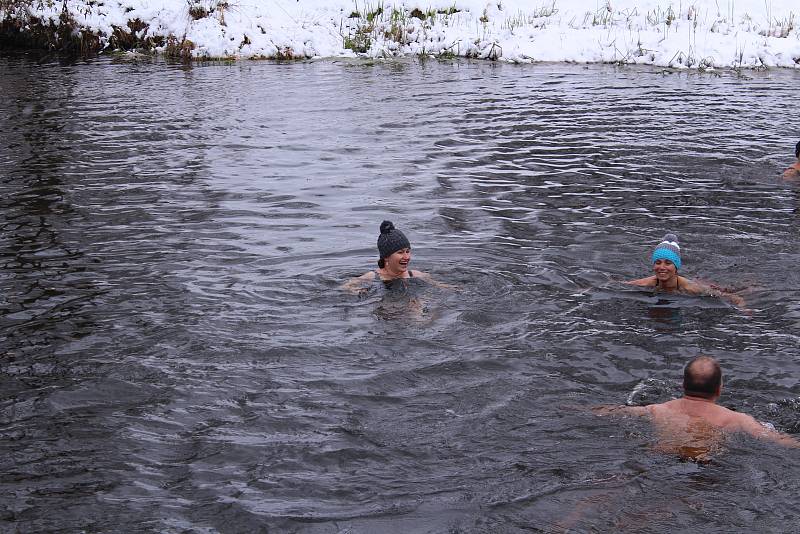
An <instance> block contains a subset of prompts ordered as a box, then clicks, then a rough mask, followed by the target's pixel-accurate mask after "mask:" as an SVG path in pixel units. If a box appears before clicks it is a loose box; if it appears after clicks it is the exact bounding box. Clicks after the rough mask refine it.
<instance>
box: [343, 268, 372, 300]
mask: <svg viewBox="0 0 800 534" xmlns="http://www.w3.org/2000/svg"><path fill="white" fill-rule="evenodd" d="M374 279H375V271H369V272H367V273H364V274H362V275H361V276H357V277H355V278H351V279H350V280H348V281H347V282H345V283H344V284H342V285H341V286H340V287H341V289H344V290H345V291H347V292H348V293H352V294H354V295H357V294H358V293H359V291H361V290H362V289H364V285H365V284H368V283H369V282H372V281H373V280H374Z"/></svg>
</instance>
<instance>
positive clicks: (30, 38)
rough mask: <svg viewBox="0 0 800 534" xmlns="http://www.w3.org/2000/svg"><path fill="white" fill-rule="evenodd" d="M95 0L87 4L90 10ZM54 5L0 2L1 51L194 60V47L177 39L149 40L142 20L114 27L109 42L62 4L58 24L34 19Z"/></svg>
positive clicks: (34, 0)
mask: <svg viewBox="0 0 800 534" xmlns="http://www.w3.org/2000/svg"><path fill="white" fill-rule="evenodd" d="M94 4H95V2H94V0H88V1H87V2H86V5H87V7H91V6H92V5H94ZM44 5H48V6H52V5H54V2H53V0H0V13H2V14H3V16H2V19H0V50H2V49H4V48H6V49H12V48H16V49H35V50H46V51H49V52H58V53H64V54H69V55H78V56H86V55H94V54H99V53H101V52H105V51H124V52H128V51H135V52H143V53H154V52H155V51H156V49H161V51H162V53H163V54H164V55H165V56H167V57H171V58H179V59H183V60H188V59H191V57H192V50H193V49H194V43H192V42H191V41H190V40H188V39H186V38H178V37H176V36H174V35H170V36H168V37H163V36H148V34H147V33H148V32H147V29H148V26H147V24H146V23H144V22H143V21H141V20H140V19H132V20H129V21H128V24H127V26H125V27H120V26H114V27H113V29H114V31H113V32H112V34H111V35H110V36H108V38H107V40H104V38H103V37H102V36H101V35H99V34H97V33H94V32H91V31H88V30H86V29H83V28H80V26H79V24H78V23H77V22H76V21H75V18H74V17H73V16H72V13H70V11H69V9H68V8H67V2H66V0H61V5H62V8H61V14H60V15H59V18H58V21H54V20H43V19H40V18H38V17H36V16H35V15H33V14H32V13H33V9H34V8H36V7H37V6H38V7H42V6H44Z"/></svg>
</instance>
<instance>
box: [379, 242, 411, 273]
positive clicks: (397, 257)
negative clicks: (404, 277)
mask: <svg viewBox="0 0 800 534" xmlns="http://www.w3.org/2000/svg"><path fill="white" fill-rule="evenodd" d="M384 261H385V262H386V270H387V271H389V272H392V273H401V274H402V273H405V272H406V271H407V270H408V264H409V262H410V261H411V249H410V248H401V249H400V250H398V251H397V252H394V253H392V254H391V255H389V256H387V257H386V258H384Z"/></svg>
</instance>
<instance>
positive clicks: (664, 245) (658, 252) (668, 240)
mask: <svg viewBox="0 0 800 534" xmlns="http://www.w3.org/2000/svg"><path fill="white" fill-rule="evenodd" d="M656 260H669V261H671V262H672V263H674V264H675V268H676V269H680V268H681V247H680V245H678V236H676V235H675V234H667V235H665V236H664V239H662V240H661V243H659V244H658V245H656V248H655V250H653V256H652V257H651V261H652V263H655V262H656Z"/></svg>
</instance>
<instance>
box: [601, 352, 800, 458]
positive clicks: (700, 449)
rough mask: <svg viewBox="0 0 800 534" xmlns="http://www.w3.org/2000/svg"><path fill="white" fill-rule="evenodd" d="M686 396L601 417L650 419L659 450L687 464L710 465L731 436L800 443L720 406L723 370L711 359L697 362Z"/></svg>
mask: <svg viewBox="0 0 800 534" xmlns="http://www.w3.org/2000/svg"><path fill="white" fill-rule="evenodd" d="M683 389H684V395H683V397H681V398H679V399H673V400H670V401H667V402H663V403H660V404H651V405H648V406H601V407H598V408H595V412H596V413H599V414H601V415H604V414H611V413H626V414H632V415H639V416H645V417H648V418H649V419H650V420H651V422H652V423H653V427H654V429H655V432H656V440H657V441H656V444H655V449H656V450H658V451H660V452H664V453H667V454H675V455H677V456H679V457H680V458H682V459H686V460H694V461H699V462H706V461H709V460H711V458H712V456H713V455H714V453H716V452H719V451H720V450H721V449H722V446H723V444H724V441H725V439H726V438H727V436H729V435H730V434H735V433H745V434H748V435H750V436H753V437H755V438H758V439H766V440H769V441H772V442H775V443H778V444H780V445H784V446H787V447H800V441H798V440H797V439H795V438H794V437H792V436H789V435H787V434H783V433H781V432H777V431H776V430H772V429H771V428H769V427H767V426H765V425H763V424H761V423H759V422H758V421H757V420H756V419H754V418H753V417H751V416H749V415H747V414H743V413H739V412H735V411H733V410H729V409H728V408H725V407H723V406H720V405H718V404H717V399H719V397H720V395H721V392H722V370H721V369H720V367H719V364H718V363H717V361H716V360H714V359H713V358H711V357H709V356H698V357H696V358H694V359H692V360H691V361H690V362H689V363H688V364H687V365H686V368H685V369H684V379H683Z"/></svg>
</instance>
